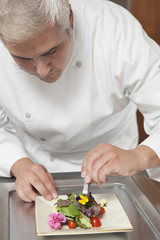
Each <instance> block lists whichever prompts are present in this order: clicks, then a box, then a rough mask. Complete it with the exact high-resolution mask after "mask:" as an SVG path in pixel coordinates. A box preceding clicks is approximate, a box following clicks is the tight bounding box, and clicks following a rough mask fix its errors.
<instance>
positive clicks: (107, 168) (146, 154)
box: [81, 143, 160, 186]
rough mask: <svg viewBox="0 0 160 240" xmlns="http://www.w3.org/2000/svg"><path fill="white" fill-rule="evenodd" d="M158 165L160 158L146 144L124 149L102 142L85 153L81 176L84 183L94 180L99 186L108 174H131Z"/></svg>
mask: <svg viewBox="0 0 160 240" xmlns="http://www.w3.org/2000/svg"><path fill="white" fill-rule="evenodd" d="M159 165H160V159H159V158H158V156H157V155H156V153H155V152H154V151H153V150H152V149H151V148H149V147H147V146H144V145H141V146H138V147H137V148H135V149H132V150H124V149H121V148H118V147H115V146H113V145H111V144H105V143H102V144H99V145H98V146H97V147H95V148H94V149H92V150H90V151H89V152H88V153H87V154H86V155H85V157H84V160H83V164H82V169H81V176H82V178H84V181H85V182H86V183H91V182H96V183H97V184H98V185H99V186H100V185H101V184H102V183H105V182H107V176H108V175H121V176H133V175H135V174H136V173H138V172H139V171H142V170H144V169H148V168H154V167H157V166H159Z"/></svg>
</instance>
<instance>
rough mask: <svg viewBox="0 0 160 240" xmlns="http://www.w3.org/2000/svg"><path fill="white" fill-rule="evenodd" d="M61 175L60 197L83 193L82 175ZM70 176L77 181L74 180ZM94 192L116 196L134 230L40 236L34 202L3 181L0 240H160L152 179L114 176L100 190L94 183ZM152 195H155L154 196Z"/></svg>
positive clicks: (159, 206) (159, 200) (159, 207)
mask: <svg viewBox="0 0 160 240" xmlns="http://www.w3.org/2000/svg"><path fill="white" fill-rule="evenodd" d="M57 176H58V177H55V178H57V179H56V180H55V182H56V185H57V190H58V193H59V194H66V193H71V192H73V191H74V192H76V193H79V192H80V191H81V190H82V185H83V181H82V179H81V178H80V176H79V174H76V173H74V174H71V175H69V174H61V175H57ZM70 176H72V178H74V179H71V177H70ZM145 182H146V184H145ZM146 185H147V187H146ZM90 190H91V192H94V193H97V194H98V193H115V194H116V195H117V197H118V198H119V200H120V202H121V204H122V206H123V208H124V209H125V211H126V213H127V215H128V217H129V219H130V221H131V223H132V225H133V227H134V231H133V232H128V233H106V234H99V235H97V234H95V235H82V236H78V235H75V236H51V237H43V236H42V237H40V236H36V234H35V216H34V203H25V202H23V201H22V200H20V199H19V197H18V195H17V193H16V191H15V189H14V183H13V182H0V213H1V217H0V240H36V239H39V240H44V239H56V240H61V239H68V240H69V239H77V240H80V239H82V238H85V239H86V240H87V239H89V240H90V239H93V240H94V239H97V237H98V238H99V239H109V240H122V239H124V240H125V239H129V240H142V239H145V240H157V239H160V192H159V188H158V187H157V185H155V184H154V182H152V181H151V180H150V179H149V178H148V177H146V176H137V177H135V178H128V177H126V178H125V177H110V178H109V183H108V184H104V185H102V187H100V188H99V187H97V186H96V185H95V184H92V185H91V188H90ZM149 193H152V196H151V195H150V194H149ZM2 216H3V218H2ZM115 217H116V216H115Z"/></svg>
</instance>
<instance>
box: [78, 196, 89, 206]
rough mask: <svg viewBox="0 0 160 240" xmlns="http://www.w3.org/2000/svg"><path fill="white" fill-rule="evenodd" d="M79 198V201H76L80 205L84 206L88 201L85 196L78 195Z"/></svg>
mask: <svg viewBox="0 0 160 240" xmlns="http://www.w3.org/2000/svg"><path fill="white" fill-rule="evenodd" d="M80 198H81V199H80V200H78V202H79V203H81V204H82V205H85V204H86V203H87V202H88V201H89V200H88V197H87V196H83V195H80Z"/></svg>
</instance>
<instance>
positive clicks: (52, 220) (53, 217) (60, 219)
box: [48, 212, 66, 230]
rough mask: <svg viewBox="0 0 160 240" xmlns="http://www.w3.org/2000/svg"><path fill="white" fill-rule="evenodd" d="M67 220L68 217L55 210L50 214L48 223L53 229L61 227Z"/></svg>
mask: <svg viewBox="0 0 160 240" xmlns="http://www.w3.org/2000/svg"><path fill="white" fill-rule="evenodd" d="M64 222H66V217H65V216H64V215H63V214H61V213H60V212H54V213H51V214H49V217H48V225H49V226H50V228H52V229H56V230H57V229H59V228H60V227H61V223H64Z"/></svg>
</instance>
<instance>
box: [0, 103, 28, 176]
mask: <svg viewBox="0 0 160 240" xmlns="http://www.w3.org/2000/svg"><path fill="white" fill-rule="evenodd" d="M25 157H28V154H27V152H26V150H25V148H24V146H23V144H22V143H21V142H20V140H19V139H18V138H17V136H16V129H15V128H14V127H13V125H12V123H11V122H10V121H9V119H8V117H7V115H6V113H5V112H4V110H3V109H2V108H1V107H0V176H1V177H11V173H10V169H11V167H12V165H13V164H14V163H15V162H16V161H17V160H19V159H21V158H25Z"/></svg>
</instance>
